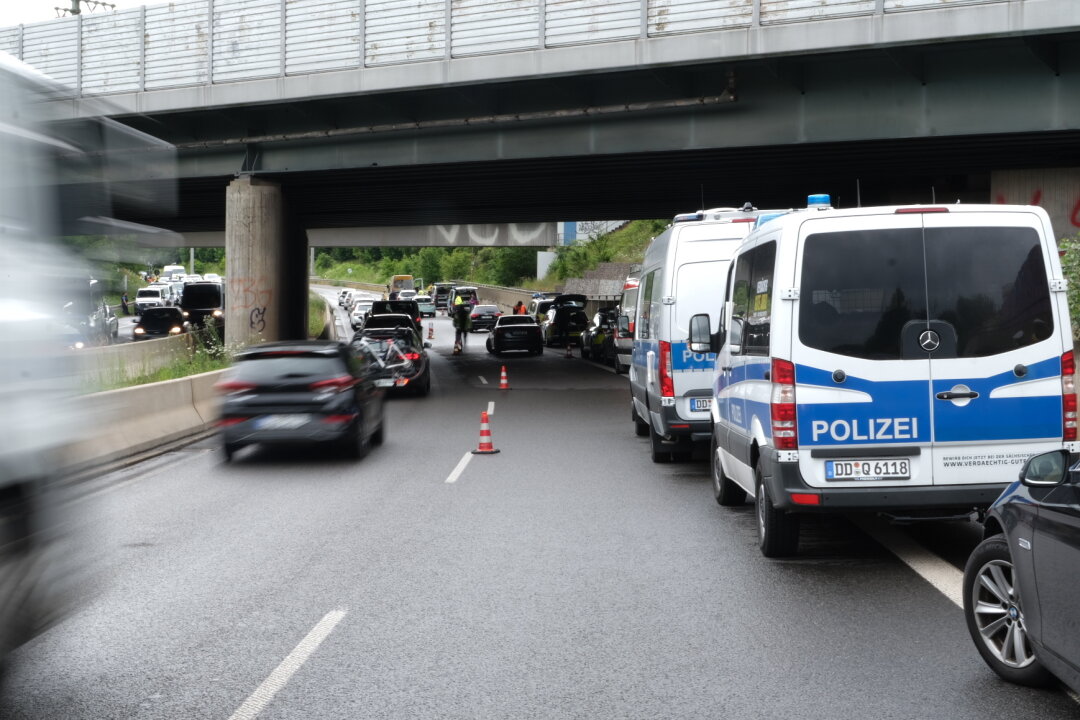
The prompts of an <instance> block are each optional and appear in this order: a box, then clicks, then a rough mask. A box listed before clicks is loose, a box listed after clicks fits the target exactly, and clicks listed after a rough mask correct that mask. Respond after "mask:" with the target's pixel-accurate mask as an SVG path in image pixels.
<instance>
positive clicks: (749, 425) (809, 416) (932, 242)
mask: <svg viewBox="0 0 1080 720" xmlns="http://www.w3.org/2000/svg"><path fill="white" fill-rule="evenodd" d="M811 198H812V201H813V204H814V205H815V207H813V208H812V209H807V210H800V211H797V212H791V213H788V214H786V215H782V216H780V217H777V218H775V219H771V220H768V221H767V222H764V223H763V224H760V225H759V227H758V228H757V229H756V230H755V231H754V232H753V233H752V234H751V235H750V236H748V237H747V238H746V241H745V242H744V243H743V244H742V245H741V247H740V248H739V251H738V254H737V255H736V257H735V260H734V262H733V263H732V266H731V270H730V272H729V273H728V279H727V283H726V295H725V297H724V299H723V300H722V301H721V300H720V299H719V298H718V299H717V302H716V303H715V306H714V308H713V309H712V317H713V318H717V317H718V316H720V317H722V322H721V323H720V327H719V331H718V332H716V333H715V334H713V335H712V336H711V337H710V336H709V330H710V328H709V322H710V320H709V317H708V316H706V315H702V316H699V317H696V318H694V319H693V320H692V321H691V325H692V330H691V341H692V342H691V348H692V349H694V350H695V351H697V352H705V351H708V350H716V351H717V352H718V354H717V361H716V369H715V374H714V377H713V380H712V384H713V388H714V394H713V406H712V421H713V431H712V452H711V458H712V459H711V464H712V473H713V484H714V491H715V493H716V498H717V501H718V502H719V503H720V504H721V505H735V504H740V503H742V502H743V501H744V500H745V498H746V495H747V494H750V495H753V496H754V498H755V501H756V505H757V517H758V523H757V525H758V540H759V544H760V547H761V551H762V552H763V553H764V554H765V555H766V556H769V557H775V556H783V555H789V554H791V553H794V552H795V550H796V549H797V546H798V537H799V518H800V513H803V512H845V511H856V510H870V511H877V512H883V513H887V514H890V515H892V516H894V517H908V518H912V517H925V516H928V515H930V516H938V517H944V516H949V517H964V516H969V515H970V514H971V512H972V511H973V510H976V509H980V508H985V507H987V506H989V505H990V504H991V503H992V502H993V501H994V500H995V499H996V498H997V497H998V495H1000V493H1001V491H1002V490H1003V489H1004V487H1005V486H1006V485H1007V484H1008V483H1009V482H1011V481H1013V480H1015V479H1016V477H1017V472H1018V471H1019V469H1020V467H1021V465H1022V463H1023V462H1024V460H1025V459H1026V458H1028V457H1030V456H1031V455H1034V454H1036V453H1041V452H1044V451H1047V450H1051V449H1055V448H1058V449H1060V448H1068V449H1069V450H1070V451H1072V452H1077V451H1078V450H1080V445H1078V443H1077V436H1076V395H1075V360H1074V358H1073V344H1072V333H1071V326H1070V322H1069V312H1068V305H1067V301H1066V296H1065V280H1064V279H1063V278H1062V274H1061V265H1060V263H1059V260H1058V254H1057V246H1056V243H1055V241H1054V239H1053V237H1054V236H1053V234H1052V231H1051V228H1050V220H1049V218H1048V217H1047V215H1046V213H1045V212H1044V211H1043V210H1042V209H1041V208H1037V207H1019V206H1007V205H948V206H937V207H926V206H907V207H873V208H860V209H851V210H834V209H831V208H829V207H828V199H827V198H828V196H811ZM815 198H816V199H815Z"/></svg>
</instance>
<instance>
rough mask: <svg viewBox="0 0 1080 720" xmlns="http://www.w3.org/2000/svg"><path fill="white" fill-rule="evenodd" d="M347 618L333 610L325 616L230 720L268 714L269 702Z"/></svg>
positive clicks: (249, 719)
mask: <svg viewBox="0 0 1080 720" xmlns="http://www.w3.org/2000/svg"><path fill="white" fill-rule="evenodd" d="M346 614H348V611H347V610H331V611H330V612H328V613H326V616H325V617H324V618H323V619H322V620H320V621H319V623H318V624H317V625H316V626H315V627H313V628H312V629H311V632H309V633H308V634H307V637H305V638H304V639H303V640H301V641H300V644H299V645H297V646H296V647H295V648H293V651H292V652H291V653H289V656H288V657H287V658H285V659H284V660H282V661H281V664H280V665H278V666H277V667H276V668H275V669H274V672H272V673H270V677H268V678H266V680H264V681H263V684H262V685H260V686H259V687H257V688H255V692H253V693H251V695H250V696H249V697H248V699H247V700H245V701H244V704H243V705H241V706H240V707H239V708H237V710H236V712H234V713H233V714H232V715H231V716H230V717H229V720H253V719H254V718H255V717H257V716H258V714H259V713H261V712H262V711H263V710H265V709H266V706H267V705H269V704H270V701H271V700H273V699H274V696H275V695H277V694H278V692H279V691H280V690H281V689H282V688H283V687H285V685H286V683H288V682H289V679H290V678H291V677H292V676H293V675H294V674H295V673H296V671H297V670H299V669H300V667H301V666H302V665H303V664H304V663H305V662H306V661H307V659H308V658H309V657H311V654H312V653H313V652H315V650H316V649H318V647H319V645H321V644H322V641H323V640H325V639H326V638H327V636H328V635H330V633H331V632H333V630H334V628H335V627H336V626H337V624H338V623H339V622H341V618H343V617H345V615H346Z"/></svg>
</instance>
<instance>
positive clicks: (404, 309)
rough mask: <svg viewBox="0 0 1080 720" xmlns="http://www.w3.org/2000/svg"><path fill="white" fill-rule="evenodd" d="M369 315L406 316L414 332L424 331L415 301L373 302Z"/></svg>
mask: <svg viewBox="0 0 1080 720" xmlns="http://www.w3.org/2000/svg"><path fill="white" fill-rule="evenodd" d="M370 315H371V316H374V315H408V316H409V317H410V318H412V322H413V327H415V328H416V332H418V333H419V332H423V331H424V330H423V323H422V319H423V318H422V316H421V315H420V305H419V303H417V302H416V301H415V300H375V301H373V302H372V303H371V311H370ZM365 327H367V326H366V325H365Z"/></svg>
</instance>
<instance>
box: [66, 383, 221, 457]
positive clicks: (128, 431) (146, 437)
mask: <svg viewBox="0 0 1080 720" xmlns="http://www.w3.org/2000/svg"><path fill="white" fill-rule="evenodd" d="M223 372H224V371H223V370H215V371H213V372H208V373H202V374H200V375H192V376H190V377H186V378H178V379H176V380H166V381H164V382H157V383H148V384H146V385H136V386H134V387H128V388H122V389H120V390H109V391H106V392H100V393H94V394H91V395H87V396H85V397H83V398H82V401H83V403H84V407H85V409H86V410H87V412H88V413H90V417H93V418H94V421H93V423H92V424H91V427H90V429H88V430H87V431H85V432H84V433H83V435H82V437H80V439H78V440H76V441H75V442H73V443H71V444H70V445H68V446H67V447H66V448H64V450H63V451H62V452H61V462H62V464H63V466H64V467H66V468H68V469H71V470H75V471H78V470H84V469H88V468H92V467H94V466H98V465H102V464H105V463H108V462H113V461H116V460H120V459H123V458H125V457H128V456H132V455H137V454H139V453H142V452H146V451H149V450H152V449H154V448H156V447H159V446H161V445H164V444H167V443H170V442H174V441H176V440H181V439H183V438H186V437H190V436H192V435H197V434H199V433H201V432H203V431H205V430H209V429H211V428H213V426H214V423H215V422H217V418H218V401H217V397H216V395H215V392H214V383H215V382H217V380H218V378H220V377H221V374H222V373H223Z"/></svg>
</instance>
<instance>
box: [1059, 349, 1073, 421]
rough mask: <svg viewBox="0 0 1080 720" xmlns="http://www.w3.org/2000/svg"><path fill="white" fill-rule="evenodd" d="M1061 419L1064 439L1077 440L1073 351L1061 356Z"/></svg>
mask: <svg viewBox="0 0 1080 720" xmlns="http://www.w3.org/2000/svg"><path fill="white" fill-rule="evenodd" d="M1061 419H1062V427H1063V428H1064V435H1063V439H1064V440H1065V441H1066V442H1069V441H1073V440H1076V358H1075V357H1074V356H1073V351H1072V350H1070V351H1069V352H1067V353H1065V354H1064V355H1062V356H1061Z"/></svg>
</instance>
